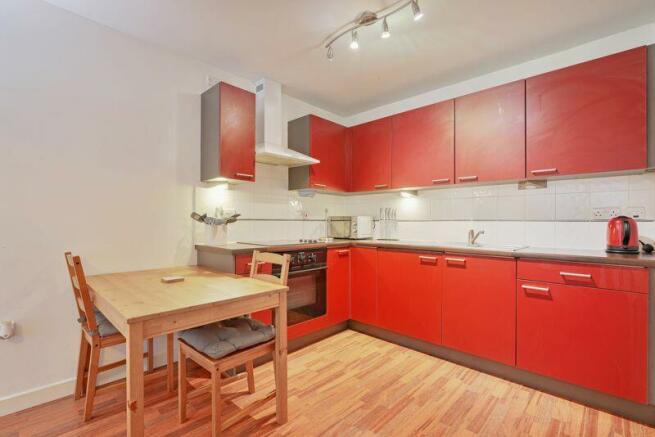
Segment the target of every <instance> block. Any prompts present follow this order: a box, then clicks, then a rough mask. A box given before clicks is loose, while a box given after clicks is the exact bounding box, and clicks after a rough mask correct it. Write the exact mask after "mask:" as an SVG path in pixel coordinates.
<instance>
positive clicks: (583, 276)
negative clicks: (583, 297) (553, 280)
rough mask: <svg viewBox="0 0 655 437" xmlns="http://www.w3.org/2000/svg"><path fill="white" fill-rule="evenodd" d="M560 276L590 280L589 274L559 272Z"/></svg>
mask: <svg viewBox="0 0 655 437" xmlns="http://www.w3.org/2000/svg"><path fill="white" fill-rule="evenodd" d="M559 274H560V276H571V277H572V278H584V279H591V274H590V273H571V272H559Z"/></svg>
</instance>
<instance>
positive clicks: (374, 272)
mask: <svg viewBox="0 0 655 437" xmlns="http://www.w3.org/2000/svg"><path fill="white" fill-rule="evenodd" d="M350 256H351V260H350V263H351V264H350V266H351V269H352V270H351V272H352V274H351V288H350V318H351V319H353V320H356V321H358V322H362V323H367V324H369V325H376V324H377V321H378V306H377V304H378V303H377V293H378V290H377V288H378V286H377V284H378V251H377V249H374V248H373V249H371V248H364V247H353V248H351V249H350Z"/></svg>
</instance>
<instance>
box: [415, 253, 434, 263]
mask: <svg viewBox="0 0 655 437" xmlns="http://www.w3.org/2000/svg"><path fill="white" fill-rule="evenodd" d="M418 259H419V260H421V261H426V262H431V263H436V262H437V257H436V256H422V255H421V256H419V257H418Z"/></svg>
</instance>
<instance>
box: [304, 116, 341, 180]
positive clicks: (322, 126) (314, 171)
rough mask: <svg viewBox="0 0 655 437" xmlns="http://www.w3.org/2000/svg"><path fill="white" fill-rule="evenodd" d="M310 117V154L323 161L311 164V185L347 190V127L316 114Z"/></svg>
mask: <svg viewBox="0 0 655 437" xmlns="http://www.w3.org/2000/svg"><path fill="white" fill-rule="evenodd" d="M310 117H311V118H310V142H311V144H310V154H311V156H312V157H313V158H316V159H318V160H319V161H321V162H320V163H319V164H315V165H311V166H309V179H310V185H311V186H312V187H315V188H324V189H329V190H331V191H347V190H348V186H347V184H346V182H347V179H346V128H345V127H344V126H341V125H340V124H337V123H333V122H331V121H329V120H325V119H323V118H321V117H317V116H315V115H311V116H310Z"/></svg>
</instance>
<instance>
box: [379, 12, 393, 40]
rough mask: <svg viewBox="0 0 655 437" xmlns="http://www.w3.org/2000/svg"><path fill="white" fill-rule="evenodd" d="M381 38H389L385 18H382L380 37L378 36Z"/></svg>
mask: <svg viewBox="0 0 655 437" xmlns="http://www.w3.org/2000/svg"><path fill="white" fill-rule="evenodd" d="M380 36H381V37H382V38H389V37H390V36H391V32H389V24H387V17H384V20H382V35H380Z"/></svg>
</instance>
